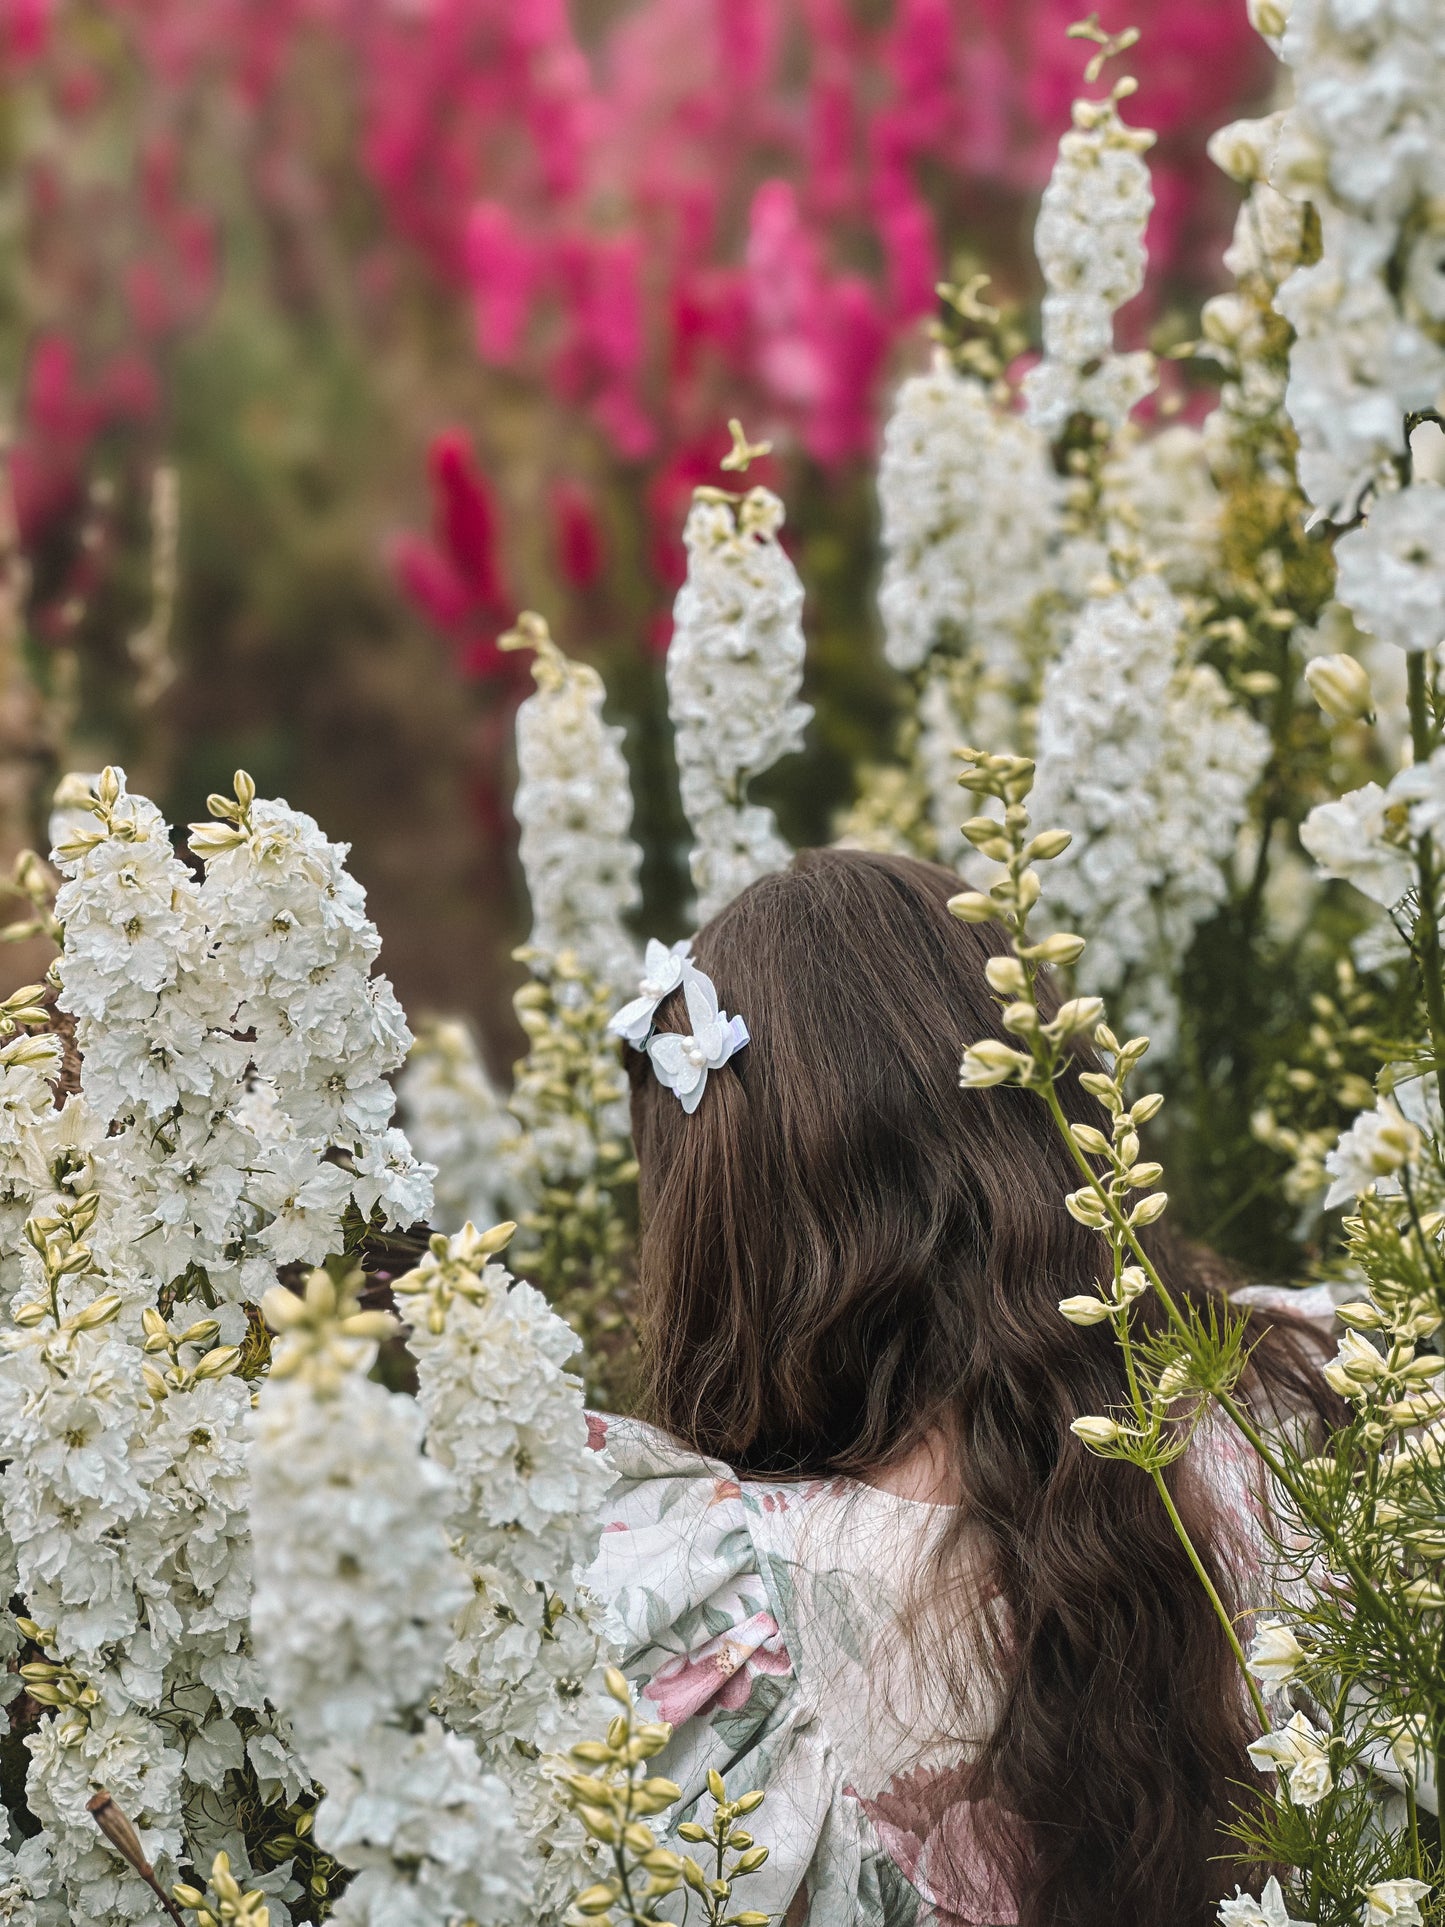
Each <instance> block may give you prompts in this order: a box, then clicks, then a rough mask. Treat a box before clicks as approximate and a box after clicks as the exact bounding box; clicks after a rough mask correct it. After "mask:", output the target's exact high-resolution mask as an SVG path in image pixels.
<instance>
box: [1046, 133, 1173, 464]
mask: <svg viewBox="0 0 1445 1927" xmlns="http://www.w3.org/2000/svg"><path fill="white" fill-rule="evenodd" d="M1073 123H1074V124H1073V126H1072V127H1071V128H1070V129H1069V131H1068V132H1067V133H1066V134H1065V135H1064V137H1063V139H1062V140H1061V141H1060V142H1059V152H1058V158H1057V159H1056V161H1055V162H1054V169H1053V172H1052V174H1051V175H1050V176H1049V184H1048V186H1047V187H1046V188H1045V189H1044V195H1043V201H1042V203H1041V205H1040V207H1039V218H1038V222H1037V224H1036V226H1035V228H1034V249H1035V252H1036V253H1037V255H1038V258H1039V266H1040V268H1041V269H1042V270H1043V276H1044V283H1045V287H1046V289H1047V292H1046V293H1045V295H1044V305H1043V332H1044V358H1043V360H1042V361H1041V362H1040V363H1039V365H1038V366H1037V367H1036V368H1034V369H1031V370H1030V371H1029V373H1028V374H1027V375H1026V376H1025V378H1024V384H1023V393H1024V401H1025V404H1026V407H1027V410H1028V417H1029V420H1030V421H1031V422H1032V423H1033V424H1034V426H1035V427H1036V428H1037V429H1039V430H1040V432H1041V433H1042V434H1044V435H1046V436H1047V437H1048V438H1049V439H1050V440H1053V439H1055V438H1056V437H1057V436H1058V435H1060V434H1061V433H1062V431H1063V430H1064V428H1065V427H1066V426H1067V425H1068V422H1069V419H1070V417H1071V416H1073V415H1076V414H1085V415H1092V416H1094V417H1095V418H1096V419H1098V420H1099V421H1102V422H1104V423H1106V424H1107V425H1108V427H1110V428H1111V429H1117V428H1119V427H1121V426H1122V425H1123V423H1124V422H1125V421H1126V420H1127V418H1128V416H1129V414H1130V413H1131V411H1132V410H1133V409H1134V407H1135V406H1136V405H1137V404H1138V403H1139V402H1140V401H1142V400H1143V398H1144V397H1145V395H1147V394H1148V393H1149V392H1150V391H1151V389H1152V388H1153V387H1154V385H1155V377H1154V358H1153V356H1152V355H1150V354H1147V353H1143V352H1136V353H1131V354H1120V353H1118V352H1117V351H1116V350H1115V347H1114V314H1115V312H1116V310H1117V309H1119V308H1122V307H1123V305H1124V303H1125V302H1126V301H1128V300H1130V299H1131V297H1132V296H1134V295H1136V294H1137V293H1138V292H1139V290H1140V289H1141V288H1142V287H1143V285H1144V268H1145V263H1146V261H1147V258H1148V257H1147V253H1146V250H1145V246H1144V231H1145V228H1146V227H1147V226H1148V222H1149V213H1150V210H1151V208H1152V207H1153V205H1154V194H1153V190H1152V188H1151V186H1150V181H1149V169H1148V167H1147V165H1146V164H1145V162H1144V160H1143V158H1142V156H1143V154H1144V153H1145V152H1146V151H1147V149H1148V148H1149V147H1150V146H1151V145H1152V143H1153V140H1154V136H1153V134H1152V133H1149V132H1148V131H1147V130H1146V129H1143V128H1135V127H1126V126H1125V124H1124V122H1123V121H1122V120H1121V119H1120V118H1119V113H1118V109H1117V107H1116V105H1115V103H1114V101H1113V100H1112V99H1110V100H1108V101H1086V100H1079V101H1075V103H1074V112H1073Z"/></svg>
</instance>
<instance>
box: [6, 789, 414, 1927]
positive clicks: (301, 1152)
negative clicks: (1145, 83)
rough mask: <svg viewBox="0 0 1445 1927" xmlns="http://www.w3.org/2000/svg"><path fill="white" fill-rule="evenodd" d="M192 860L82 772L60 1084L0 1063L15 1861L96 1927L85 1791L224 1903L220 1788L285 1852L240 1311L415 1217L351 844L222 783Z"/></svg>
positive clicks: (228, 1804)
mask: <svg viewBox="0 0 1445 1927" xmlns="http://www.w3.org/2000/svg"><path fill="white" fill-rule="evenodd" d="M192 848H193V850H195V851H196V852H197V854H198V855H199V856H200V857H201V858H202V861H203V863H204V866H205V868H204V876H203V878H201V879H198V878H197V877H196V876H195V874H194V873H193V872H192V871H190V870H189V869H187V867H186V866H185V865H184V864H182V863H181V862H180V861H179V860H178V859H177V858H176V856H175V855H174V853H173V850H172V847H171V841H170V833H169V830H168V829H167V827H166V825H165V823H164V821H163V820H162V818H161V816H160V814H159V812H158V811H157V810H156V809H155V808H154V806H153V805H152V804H150V803H149V802H147V801H146V800H145V799H144V798H140V797H132V796H130V795H128V793H127V791H126V788H125V781H124V776H123V773H122V772H120V771H117V770H107V771H105V772H104V773H103V774H102V776H101V777H100V778H99V779H98V781H97V783H96V786H95V789H94V791H93V793H92V795H91V803H90V808H89V810H88V811H83V812H79V813H74V814H72V816H71V818H70V821H69V823H68V825H67V827H66V832H65V840H64V841H63V842H62V843H61V844H60V846H59V847H58V848H57V850H56V852H55V861H56V864H57V867H58V868H59V869H60V871H61V874H62V876H63V878H64V882H63V884H62V887H61V890H60V893H59V896H58V899H57V903H56V915H57V918H58V920H59V923H60V925H61V928H62V933H63V950H62V955H61V957H60V959H59V961H58V965H57V971H56V974H57V977H58V980H59V984H60V1003H61V1008H62V1009H63V1010H65V1011H67V1012H69V1013H70V1015H71V1016H72V1017H73V1019H74V1026H75V1038H76V1043H77V1045H78V1047H79V1050H80V1053H81V1059H82V1063H81V1088H80V1090H79V1092H72V1093H71V1094H70V1095H68V1096H67V1097H66V1098H65V1100H64V1102H63V1104H62V1105H61V1106H60V1107H59V1108H56V1107H55V1105H54V1104H53V1102H52V1100H51V1096H50V1086H49V1079H50V1077H51V1076H52V1075H53V1074H54V1072H55V1070H56V1068H57V1064H58V1054H59V1045H58V1042H57V1040H56V1039H55V1038H53V1037H49V1038H34V1039H17V1040H15V1041H14V1042H12V1043H11V1044H10V1045H9V1046H7V1047H6V1049H5V1050H4V1051H0V1085H3V1093H4V1094H3V1096H0V1120H3V1121H0V1159H3V1164H4V1174H3V1188H4V1204H3V1210H0V1279H3V1281H4V1288H5V1291H6V1298H7V1305H8V1312H7V1319H6V1324H7V1329H6V1331H5V1333H4V1336H3V1348H0V1459H3V1460H4V1461H6V1464H5V1470H4V1473H3V1475H0V1513H3V1520H4V1528H5V1532H6V1533H7V1535H8V1538H9V1541H10V1543H11V1544H12V1545H13V1548H14V1557H15V1565H16V1578H17V1583H18V1590H19V1592H20V1594H21V1596H22V1598H23V1599H24V1601H25V1616H24V1618H23V1620H22V1621H21V1622H20V1623H19V1630H20V1631H21V1632H23V1633H24V1635H25V1637H26V1639H27V1640H28V1641H29V1642H30V1643H31V1645H32V1648H33V1649H34V1650H35V1651H36V1652H37V1653H38V1654H39V1657H36V1658H34V1659H32V1660H31V1661H29V1662H28V1669H27V1673H26V1678H27V1681H28V1682H30V1684H31V1690H32V1697H34V1698H38V1699H39V1700H40V1701H41V1703H42V1704H44V1705H48V1706H50V1707H52V1708H53V1709H54V1710H53V1711H52V1712H51V1713H50V1714H49V1715H47V1716H46V1717H45V1718H44V1719H43V1720H42V1721H41V1723H40V1725H39V1727H38V1728H37V1729H36V1731H35V1732H34V1733H33V1734H32V1735H31V1736H30V1738H29V1740H28V1742H27V1743H28V1745H29V1749H30V1752H31V1756H32V1758H31V1766H30V1771H29V1777H28V1793H27V1798H28V1803H29V1806H30V1809H31V1813H32V1815H33V1817H34V1818H35V1819H37V1820H39V1821H40V1822H41V1824H42V1828H43V1831H42V1833H41V1835H40V1836H39V1840H38V1842H37V1843H32V1844H31V1845H30V1846H28V1847H27V1849H26V1852H27V1854H30V1855H32V1856H36V1855H43V1857H44V1859H45V1861H46V1862H47V1863H48V1864H49V1868H50V1873H49V1876H48V1877H49V1878H50V1880H51V1882H52V1886H53V1888H54V1895H53V1897H54V1898H55V1899H56V1903H57V1904H61V1905H64V1906H66V1907H68V1908H69V1909H70V1910H71V1911H72V1912H73V1914H74V1915H75V1917H76V1918H81V1919H85V1920H88V1921H95V1922H99V1923H110V1922H117V1923H119V1922H122V1921H129V1920H132V1919H141V1918H150V1917H151V1915H152V1913H153V1909H154V1897H153V1895H151V1893H150V1892H149V1890H148V1889H147V1888H146V1887H145V1886H144V1883H143V1882H141V1881H140V1879H139V1877H138V1876H137V1875H135V1874H134V1873H133V1872H132V1871H131V1870H130V1869H129V1868H127V1867H126V1866H125V1864H124V1863H123V1862H122V1860H121V1859H120V1858H119V1857H118V1856H117V1855H116V1854H115V1853H114V1852H113V1851H112V1849H111V1848H110V1846H109V1845H108V1844H107V1843H106V1841H105V1840H103V1839H102V1837H101V1835H100V1834H99V1832H98V1831H97V1829H96V1827H95V1825H94V1822H93V1821H92V1820H91V1818H90V1816H89V1814H88V1812H87V1809H86V1801H87V1799H88V1797H89V1794H90V1792H91V1791H92V1790H93V1788H94V1786H95V1785H98V1784H103V1785H105V1786H107V1787H108V1788H109V1790H110V1792H111V1793H112V1795H113V1797H114V1798H115V1800H116V1801H117V1803H118V1804H119V1805H120V1806H121V1807H122V1808H123V1809H124V1810H125V1811H126V1812H127V1814H128V1815H129V1817H130V1819H131V1820H132V1821H133V1822H134V1823H135V1824H136V1825H137V1826H138V1827H139V1829H140V1833H141V1839H142V1841H143V1843H144V1844H145V1847H146V1850H147V1852H148V1853H149V1855H150V1857H151V1859H152V1860H153V1861H154V1862H155V1864H156V1867H157V1870H158V1872H159V1873H160V1874H161V1875H162V1876H163V1877H173V1876H174V1873H175V1870H176V1869H177V1868H178V1867H179V1866H180V1865H181V1864H182V1862H183V1861H189V1862H190V1863H191V1864H193V1865H204V1866H206V1867H209V1865H210V1863H211V1861H212V1859H213V1857H214V1854H215V1852H217V1851H226V1852H228V1853H229V1854H230V1855H231V1857H232V1859H233V1862H234V1863H235V1865H236V1866H237V1868H238V1870H239V1871H240V1872H241V1873H242V1874H243V1875H245V1876H246V1877H247V1878H248V1879H249V1877H250V1875H251V1872H252V1869H251V1866H250V1862H249V1858H248V1842H247V1836H246V1835H245V1833H244V1832H243V1830H242V1827H241V1823H240V1817H239V1812H238V1808H237V1804H236V1802H237V1799H238V1796H239V1795H240V1794H241V1792H242V1790H243V1789H242V1782H243V1781H247V1782H249V1785H250V1787H251V1789H252V1790H251V1791H250V1792H249V1793H248V1794H247V1795H246V1799H247V1801H248V1802H249V1803H250V1805H251V1806H252V1807H253V1808H254V1805H255V1801H256V1799H257V1796H258V1795H259V1798H260V1801H261V1802H262V1803H263V1804H264V1805H269V1806H273V1807H274V1808H275V1810H276V1819H275V1822H274V1824H271V1825H269V1826H266V1825H264V1824H263V1826H262V1831H263V1832H271V1833H275V1834H276V1835H278V1836H281V1835H283V1834H284V1833H285V1830H286V1829H285V1824H284V1817H285V1816H284V1809H285V1808H286V1807H287V1806H288V1804H290V1803H292V1802H294V1801H296V1800H297V1799H298V1797H300V1796H301V1795H302V1794H303V1793H304V1792H305V1790H306V1779H305V1776H304V1774H303V1772H302V1771H301V1769H300V1767H299V1765H298V1763H297V1761H296V1760H295V1757H294V1755H293V1754H292V1751H291V1749H290V1746H289V1744H288V1742H287V1740H286V1738H285V1736H284V1734H283V1732H281V1731H280V1730H278V1729H277V1726H276V1723H275V1721H274V1718H273V1716H272V1714H271V1712H270V1710H269V1709H268V1707H267V1705H266V1701H265V1696H264V1691H263V1688H262V1684H261V1680H260V1676H259V1674H258V1672H257V1670H256V1666H255V1661H254V1658H253V1655H252V1653H251V1651H250V1646H249V1637H248V1619H249V1610H250V1590H251V1540H250V1530H249V1524H248V1520H247V1514H246V1506H247V1481H246V1473H245V1459H244V1439H245V1426H246V1420H247V1415H248V1413H249V1409H250V1403H251V1393H250V1388H249V1386H248V1385H247V1384H246V1383H245V1382H244V1381H243V1380H242V1379H241V1378H239V1377H238V1376H237V1375H236V1372H237V1367H238V1365H240V1364H241V1363H242V1352H241V1350H240V1348H239V1347H240V1341H241V1340H242V1339H243V1338H244V1337H245V1336H246V1332H247V1315H246V1312H245V1310H244V1309H243V1306H244V1302H245V1301H246V1300H248V1299H254V1298H256V1297H259V1295H260V1294H261V1292H262V1291H263V1290H264V1289H265V1288H266V1286H267V1285H268V1284H270V1283H271V1282H272V1281H274V1278H275V1270H276V1266H277V1264H278V1263H286V1262H289V1261H291V1260H292V1259H295V1258H298V1257H299V1258H306V1257H310V1256H316V1257H319V1256H322V1255H324V1254H325V1252H327V1251H328V1250H331V1249H337V1248H339V1247H340V1246H341V1244H342V1242H343V1239H344V1237H345V1235H346V1234H345V1232H344V1229H343V1214H344V1213H346V1212H351V1213H352V1214H353V1215H352V1217H351V1219H350V1223H351V1225H352V1227H353V1229H354V1230H355V1231H359V1230H360V1229H361V1228H362V1226H364V1224H365V1223H366V1221H367V1220H368V1218H370V1216H371V1215H372V1213H373V1212H374V1211H375V1210H376V1209H377V1207H378V1206H379V1207H380V1212H379V1215H380V1217H381V1218H382V1219H383V1220H385V1221H386V1222H388V1223H392V1224H398V1223H400V1224H405V1223H410V1222H411V1221H413V1220H414V1219H416V1218H418V1217H423V1216H424V1215H425V1214H426V1211H427V1209H428V1206H429V1201H430V1191H429V1184H428V1181H427V1176H426V1173H425V1172H424V1171H423V1170H422V1169H421V1168H420V1167H419V1166H417V1164H416V1162H415V1160H414V1159H413V1158H412V1157H411V1154H410V1151H409V1148H408V1147H407V1145H406V1143H405V1140H404V1139H403V1138H402V1137H401V1135H400V1133H398V1132H395V1131H392V1130H391V1129H389V1128H388V1118H389V1114H390V1107H391V1096H390V1091H389V1087H388V1085H387V1083H386V1081H385V1080H386V1073H387V1072H388V1071H389V1070H391V1069H392V1068H393V1067H394V1066H395V1064H396V1063H397V1062H398V1061H399V1059H400V1056H401V1054H402V1051H403V1050H404V1047H405V1043H406V1041H407V1032H406V1028H405V1023H404V1020H403V1019H402V1017H401V1012H400V1009H399V1007H398V1006H397V1004H396V1002H395V999H394V998H393V997H392V995H391V992H390V989H389V986H388V985H387V984H386V982H385V979H384V978H377V977H375V976H373V975H372V974H371V965H372V963H373V961H374V959H375V955H376V949H377V938H376V933H375V930H374V928H373V927H372V925H371V924H370V923H369V921H368V920H367V918H366V916H365V910H364V903H363V899H362V896H361V892H360V890H359V889H358V887H357V886H356V884H355V883H354V882H353V881H352V879H351V878H350V877H349V876H347V874H346V872H345V869H344V862H343V859H344V854H345V853H344V851H342V850H340V849H339V848H338V847H337V846H335V845H333V844H330V843H328V842H327V841H326V839H325V838H324V837H322V835H321V833H320V831H319V830H318V829H317V827H316V825H315V824H314V823H313V822H312V821H311V820H310V818H308V817H304V816H302V815H301V814H300V813H298V812H294V811H291V810H289V809H288V808H287V807H286V806H285V805H284V804H273V803H264V802H258V801H257V800H256V798H255V793H254V789H253V787H252V786H251V784H250V782H249V779H248V778H245V777H238V778H237V783H236V793H235V797H234V799H222V798H213V799H212V820H211V821H210V822H208V823H206V824H204V825H199V826H196V828H195V830H194V832H193V837H192ZM162 1306H164V1307H165V1309H164V1310H163V1309H162ZM254 1840H255V1835H254V1833H253V1835H252V1844H254ZM276 1858H277V1860H278V1861H279V1864H276V1865H273V1866H270V1867H268V1868H267V1870H266V1872H265V1874H264V1875H262V1876H258V1877H259V1879H260V1884H261V1885H262V1886H263V1887H265V1888H266V1889H267V1890H268V1892H269V1894H270V1896H271V1899H272V1903H273V1918H275V1919H276V1920H278V1921H279V1922H280V1923H281V1924H282V1927H284V1924H285V1922H286V1921H287V1920H288V1919H289V1910H288V1905H287V1903H288V1901H289V1900H294V1899H295V1898H297V1897H299V1894H300V1891H301V1890H300V1888H299V1886H298V1885H297V1883H296V1882H295V1880H294V1878H293V1867H292V1860H293V1858H294V1855H290V1854H285V1855H278V1856H276ZM252 1884H253V1886H254V1885H255V1883H254V1882H253V1883H252Z"/></svg>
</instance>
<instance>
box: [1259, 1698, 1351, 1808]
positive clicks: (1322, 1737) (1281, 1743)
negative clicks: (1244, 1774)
mask: <svg viewBox="0 0 1445 1927" xmlns="http://www.w3.org/2000/svg"><path fill="white" fill-rule="evenodd" d="M1247 1751H1248V1753H1249V1757H1250V1759H1251V1760H1253V1762H1254V1764H1255V1765H1256V1766H1257V1767H1258V1768H1259V1769H1260V1771H1261V1772H1262V1773H1263V1772H1265V1771H1267V1770H1268V1769H1269V1768H1270V1767H1273V1768H1274V1769H1275V1771H1276V1772H1278V1773H1280V1774H1282V1775H1283V1776H1284V1778H1285V1781H1286V1783H1287V1784H1288V1787H1289V1792H1290V1798H1291V1799H1292V1800H1294V1801H1295V1802H1297V1804H1298V1805H1300V1806H1302V1807H1314V1806H1318V1805H1319V1803H1320V1801H1321V1800H1323V1799H1324V1798H1325V1796H1326V1794H1327V1793H1329V1791H1330V1789H1331V1788H1332V1787H1333V1786H1334V1783H1335V1781H1334V1774H1333V1773H1332V1772H1331V1770H1330V1749H1329V1738H1328V1736H1327V1735H1326V1734H1324V1733H1321V1732H1320V1731H1319V1729H1318V1728H1317V1727H1316V1726H1314V1725H1313V1724H1312V1723H1311V1721H1310V1720H1309V1719H1308V1718H1307V1717H1306V1716H1305V1715H1304V1714H1303V1713H1296V1714H1295V1715H1294V1716H1293V1717H1292V1718H1291V1720H1290V1721H1289V1723H1288V1725H1286V1726H1281V1727H1277V1728H1276V1729H1275V1731H1274V1732H1272V1733H1263V1734H1261V1735H1260V1737H1259V1738H1258V1739H1257V1740H1254V1741H1252V1742H1251V1744H1250V1745H1249V1747H1248V1748H1247Z"/></svg>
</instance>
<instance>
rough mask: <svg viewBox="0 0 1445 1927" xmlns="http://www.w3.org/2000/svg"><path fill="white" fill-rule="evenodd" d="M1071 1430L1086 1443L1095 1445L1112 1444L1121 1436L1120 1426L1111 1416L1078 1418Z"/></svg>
mask: <svg viewBox="0 0 1445 1927" xmlns="http://www.w3.org/2000/svg"><path fill="white" fill-rule="evenodd" d="M1069 1430H1070V1431H1071V1432H1072V1433H1073V1434H1074V1435H1075V1437H1076V1438H1081V1439H1082V1440H1083V1441H1084V1443H1085V1445H1092V1446H1095V1447H1098V1446H1102V1445H1112V1444H1113V1443H1114V1441H1115V1440H1116V1439H1117V1438H1119V1436H1120V1428H1119V1427H1118V1426H1117V1425H1116V1424H1115V1423H1114V1421H1113V1419H1111V1418H1076V1419H1075V1420H1074V1422H1073V1424H1072V1425H1071V1426H1070V1427H1069Z"/></svg>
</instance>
